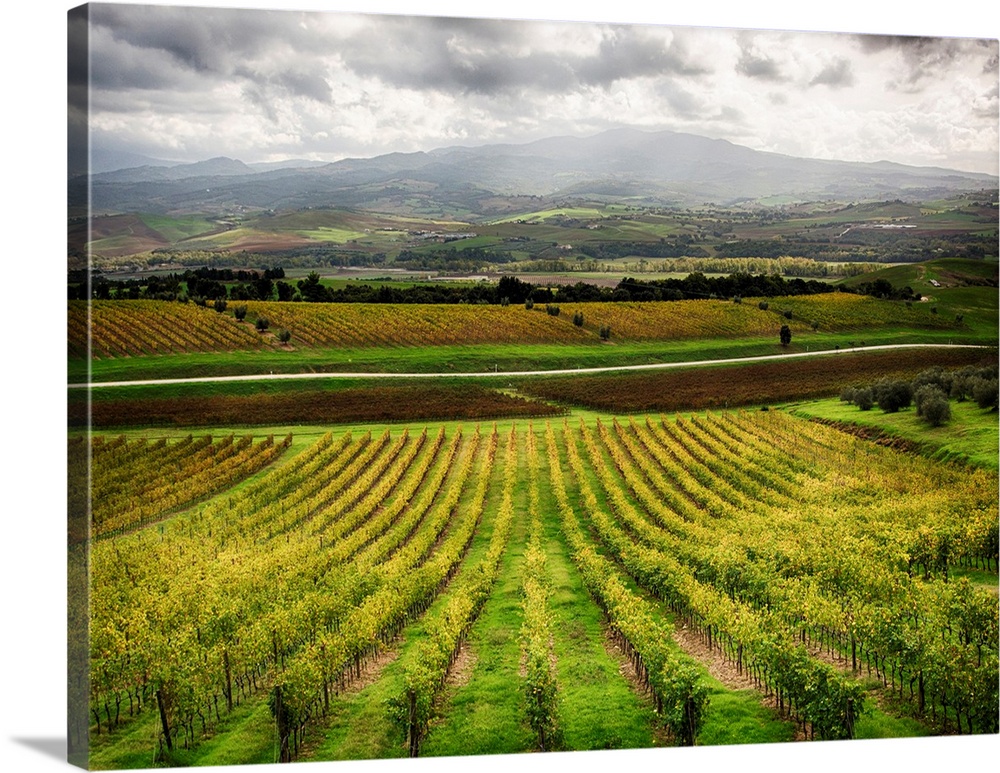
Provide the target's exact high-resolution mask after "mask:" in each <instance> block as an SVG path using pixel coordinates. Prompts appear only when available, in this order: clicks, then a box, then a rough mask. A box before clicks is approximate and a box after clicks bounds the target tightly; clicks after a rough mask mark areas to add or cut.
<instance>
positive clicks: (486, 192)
mask: <svg viewBox="0 0 1000 773" xmlns="http://www.w3.org/2000/svg"><path fill="white" fill-rule="evenodd" d="M88 181H89V183H90V189H91V193H92V200H91V205H92V210H93V211H94V212H96V213H109V212H156V213H163V214H173V215H177V214H184V213H192V212H199V213H213V214H224V213H233V212H239V211H254V210H257V211H259V210H284V209H300V208H305V207H351V208H358V209H367V210H373V211H383V212H393V213H397V214H415V213H420V214H425V215H426V214H440V215H442V216H448V215H458V216H461V217H463V218H466V219H468V218H472V219H474V218H476V217H490V216H495V215H497V214H500V213H503V212H507V211H513V210H515V209H516V208H517V206H516V204H515V203H514V201H515V200H516V199H517V198H518V197H524V196H534V197H544V198H549V199H563V200H569V199H573V200H581V199H586V200H592V201H625V202H629V203H636V204H640V203H641V204H649V205H662V206H691V205H696V204H701V203H715V204H721V205H733V204H739V203H753V202H771V203H774V202H778V201H810V200H840V201H845V200H846V201H865V200H880V199H882V200H884V199H886V198H905V199H926V198H932V197H937V196H942V195H949V194H952V193H955V192H958V191H968V190H981V189H992V188H996V187H997V185H998V180H997V177H996V176H993V175H987V174H977V173H970V172H961V171H956V170H949V169H941V168H937V167H914V166H906V165H903V164H896V163H890V162H885V161H882V162H877V163H858V162H846V161H829V160H819V159H807V158H797V157H793V156H788V155H782V154H778V153H769V152H763V151H757V150H752V149H750V148H747V147H743V146H740V145H736V144H734V143H731V142H728V141H726V140H718V139H709V138H707V137H701V136H698V135H693V134H684V133H679V132H669V131H661V132H643V131H638V130H634V129H616V130H611V131H607V132H604V133H602V134H598V135H595V136H592V137H585V138H578V137H553V138H549V139H544V140H539V141H536V142H531V143H525V144H499V145H485V146H481V147H448V148H440V149H437V150H432V151H428V152H415V153H390V154H387V155H381V156H376V157H373V158H353V159H344V160H342V161H337V162H334V163H329V164H322V165H316V162H306V161H302V162H295V161H289V162H282V163H280V164H276V165H267V164H264V165H248V164H244V163H243V162H241V161H238V160H234V159H230V158H214V159H209V160H207V161H202V162H198V163H194V164H181V165H171V166H167V165H157V164H144V165H141V166H136V167H131V168H125V169H117V170H114V171H105V172H96V173H94V174H92V175H90V177H89V178H88V177H87V176H86V175H81V176H77V177H74V178H73V179H71V180H70V183H69V195H70V206H71V208H72V207H74V206H77V207H79V206H83V205H84V204H85V202H86V198H85V195H86V190H87V183H88Z"/></svg>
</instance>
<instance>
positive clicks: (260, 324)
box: [254, 317, 271, 333]
mask: <svg viewBox="0 0 1000 773" xmlns="http://www.w3.org/2000/svg"><path fill="white" fill-rule="evenodd" d="M254 324H255V325H256V326H257V330H259V331H260V332H261V333H263V332H264V331H265V330H267V329H268V328H269V327H271V320H269V319H268V318H267V317H257V322H256V323H254Z"/></svg>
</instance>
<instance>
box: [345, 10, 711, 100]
mask: <svg viewBox="0 0 1000 773" xmlns="http://www.w3.org/2000/svg"><path fill="white" fill-rule="evenodd" d="M532 27H533V25H532V24H531V23H528V22H519V21H481V20H476V19H466V20H455V19H443V20H442V19H411V18H391V19H383V20H380V23H379V24H378V26H377V29H372V30H370V31H368V32H367V33H365V34H363V35H361V36H359V37H358V38H356V39H354V40H352V41H350V42H349V43H347V44H345V46H344V48H343V50H342V52H341V56H342V59H343V61H344V62H345V64H346V65H347V66H348V67H350V68H352V69H354V70H355V71H356V72H358V73H360V74H362V75H366V76H372V77H377V78H379V79H380V80H382V81H383V82H385V83H388V84H391V85H396V86H404V87H408V88H416V89H423V88H430V89H442V90H445V89H458V90H460V91H463V92H466V93H476V94H485V95H499V94H500V93H503V92H510V91H515V92H516V91H518V90H525V89H527V90H535V91H540V92H543V93H556V92H558V91H561V90H565V89H571V88H576V87H578V86H603V87H607V86H609V85H611V84H612V83H614V82H616V81H619V80H623V79H628V78H634V77H643V76H658V75H686V76H697V75H700V74H703V73H706V72H708V68H707V67H705V66H703V65H700V64H698V63H697V62H696V61H694V60H693V58H692V57H691V56H690V55H689V54H688V52H687V51H686V50H685V49H684V47H683V46H682V45H680V44H676V43H674V44H667V43H665V42H663V41H659V40H655V39H653V38H652V37H650V36H649V35H646V34H643V32H642V31H641V28H640V29H636V28H631V27H607V28H605V30H606V31H607V33H608V34H607V37H606V38H605V39H604V40H603V41H602V43H601V45H600V47H599V50H598V51H597V53H595V54H593V55H587V54H580V55H572V54H568V55H567V54H553V53H548V52H544V51H543V52H539V51H532V52H530V53H528V54H527V55H521V54H520V53H514V52H516V51H518V50H519V49H520V48H521V46H522V44H523V42H524V40H525V39H526V38H530V34H531V32H532ZM414 40H419V41H420V45H419V47H417V46H415V45H414V44H413V42H412V41H414Z"/></svg>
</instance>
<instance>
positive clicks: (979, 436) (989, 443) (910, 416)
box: [794, 398, 1000, 469]
mask: <svg viewBox="0 0 1000 773" xmlns="http://www.w3.org/2000/svg"><path fill="white" fill-rule="evenodd" d="M794 410H795V413H796V414H798V415H800V416H806V417H810V418H813V417H815V418H820V419H828V420H830V421H840V422H844V423H846V424H856V425H859V426H862V427H871V428H873V429H878V430H883V431H885V432H887V433H889V434H891V435H896V436H899V437H902V438H905V439H906V440H910V441H913V442H914V443H917V444H919V445H920V446H921V448H923V449H924V452H925V453H927V454H928V455H929V456H932V457H934V458H936V459H941V460H951V461H959V462H964V463H968V464H973V465H977V466H980V467H989V468H991V469H997V467H998V442H1000V434H998V419H997V413H996V411H991V410H983V409H982V408H980V407H978V406H977V405H976V404H975V403H974V402H971V401H965V402H957V401H955V400H952V401H951V420H950V421H948V422H947V423H946V424H944V425H942V426H940V427H931V426H929V425H928V424H927V423H926V422H925V421H924V420H923V419H921V418H920V417H919V416H917V413H916V409H915V408H914V407H913V406H910V407H909V408H904V409H902V410H901V411H899V412H898V413H884V412H883V411H881V410H879V408H878V406H875V407H873V408H872V409H871V410H870V411H862V410H861V409H860V408H858V407H857V406H856V405H850V404H848V403H844V402H841V401H840V400H839V399H836V398H831V399H828V400H815V401H810V402H807V403H802V404H800V405H797V406H795V409H794Z"/></svg>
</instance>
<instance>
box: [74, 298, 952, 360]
mask: <svg viewBox="0 0 1000 773" xmlns="http://www.w3.org/2000/svg"><path fill="white" fill-rule="evenodd" d="M243 305H244V306H246V308H247V317H246V318H245V320H244V321H238V320H237V319H236V318H235V316H234V312H233V311H232V310H231V309H230V310H227V311H224V312H221V313H220V312H217V311H215V310H213V309H211V308H207V307H204V306H198V305H197V304H194V303H177V302H171V301H92V302H90V303H89V304H88V303H86V302H83V301H70V302H69V311H68V324H69V337H68V340H69V356H70V357H73V358H80V357H85V356H87V352H88V348H87V330H88V322H89V325H90V327H89V329H90V331H91V341H90V350H89V351H90V353H91V355H92V356H93V357H97V358H102V359H106V358H116V357H135V356H144V355H163V354H181V353H189V352H213V351H242V350H254V349H260V348H265V347H271V346H277V341H276V339H275V338H274V336H273V335H271V334H270V333H267V334H261V333H259V332H257V330H256V329H255V323H256V321H257V320H258V319H259V318H265V319H266V320H267V321H268V323H269V329H270V330H272V331H278V330H287V331H289V332H290V333H291V343H292V344H293V345H294V346H295V347H306V348H331V347H380V346H387V347H421V346H451V345H476V344H553V343H555V344H568V343H594V344H598V343H600V342H601V335H600V331H601V328H602V327H610V330H611V337H612V339H613V340H615V341H637V342H638V341H673V340H685V339H694V338H723V339H726V338H745V337H772V336H775V335H776V333H777V330H778V328H779V327H781V325H783V324H787V325H789V327H790V328H791V330H792V333H793V335H797V334H805V333H807V332H809V331H812V330H813V329H814V326H815V327H816V329H819V330H822V331H824V332H842V333H845V334H848V333H855V332H863V331H865V330H872V329H879V328H885V327H899V326H905V327H907V328H910V329H918V330H919V329H924V330H937V331H954V333H955V334H957V335H960V334H968V333H969V328H968V327H967V326H963V325H962V324H961V323H957V322H956V321H955V320H954V319H949V318H946V317H945V316H943V315H937V314H934V313H932V311H931V308H930V307H929V305H928V304H911V305H906V304H903V303H900V302H891V301H883V300H877V299H875V298H870V297H866V296H858V295H853V294H850V293H826V294H823V295H814V296H798V297H791V298H772V299H769V301H768V303H767V308H760V307H759V306H758V303H757V302H756V301H750V300H746V301H744V302H742V303H733V302H731V301H726V300H698V301H672V302H646V303H610V302H607V303H581V304H564V305H562V306H561V307H560V308H559V309H558V313H557V314H556V313H549V312H550V311H552V312H555V311H556V309H555V308H552V309H551V310H550V309H547V308H545V307H544V306H541V305H539V306H536V307H535V308H533V309H526V308H524V307H523V306H513V305H511V306H499V305H469V304H452V305H440V304H363V303H358V304H328V303H291V302H284V303H282V302H277V301H249V302H247V303H245V304H243ZM230 306H231V307H232V306H234V304H230ZM88 314H89V317H88ZM576 314H580V315H582V320H581V324H579V325H577V324H575V323H574V322H573V318H574V316H575V315H576Z"/></svg>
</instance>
